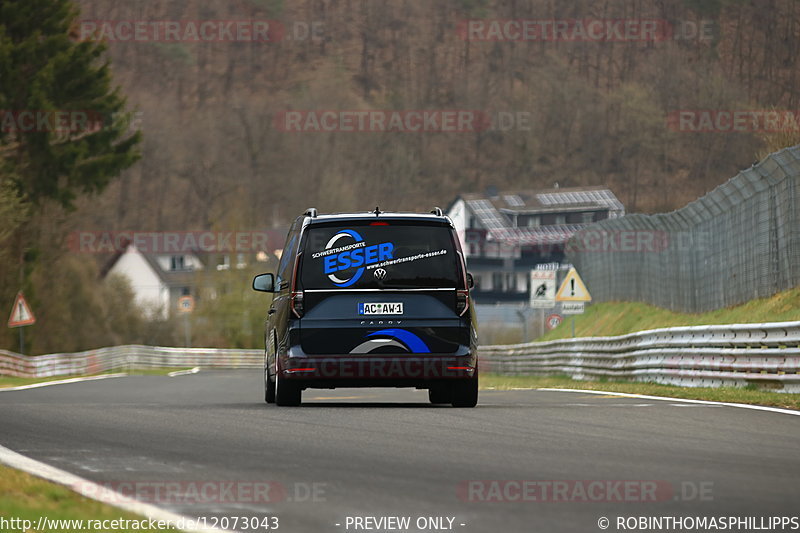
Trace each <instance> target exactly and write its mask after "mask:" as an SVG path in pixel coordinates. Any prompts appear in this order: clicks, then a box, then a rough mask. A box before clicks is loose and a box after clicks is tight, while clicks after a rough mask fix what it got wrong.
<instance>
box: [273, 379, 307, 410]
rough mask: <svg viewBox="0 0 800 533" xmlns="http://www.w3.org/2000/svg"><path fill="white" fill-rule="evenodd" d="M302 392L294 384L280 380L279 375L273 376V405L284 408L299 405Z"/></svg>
mask: <svg viewBox="0 0 800 533" xmlns="http://www.w3.org/2000/svg"><path fill="white" fill-rule="evenodd" d="M302 398H303V390H302V389H301V388H300V387H299V386H298V385H297V384H295V383H292V382H291V381H287V380H286V379H285V378H281V376H280V373H278V374H276V375H275V404H277V405H280V406H285V407H294V406H296V405H300V402H301V401H302Z"/></svg>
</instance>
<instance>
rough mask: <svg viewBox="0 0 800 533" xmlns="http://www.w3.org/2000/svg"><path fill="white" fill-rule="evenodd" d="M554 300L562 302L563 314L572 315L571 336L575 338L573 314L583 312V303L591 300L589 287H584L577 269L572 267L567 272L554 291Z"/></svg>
mask: <svg viewBox="0 0 800 533" xmlns="http://www.w3.org/2000/svg"><path fill="white" fill-rule="evenodd" d="M556 300H557V301H559V302H562V307H561V312H562V313H563V314H565V315H567V314H571V315H572V338H575V315H579V314H582V313H583V311H584V304H585V302H591V301H592V295H591V294H589V289H587V288H586V285H585V284H584V283H583V280H582V279H581V277H580V276H579V275H578V271H577V270H575V269H574V268H571V269H569V272H567V276H566V277H565V278H564V281H563V282H562V283H561V287H559V289H558V292H557V293H556Z"/></svg>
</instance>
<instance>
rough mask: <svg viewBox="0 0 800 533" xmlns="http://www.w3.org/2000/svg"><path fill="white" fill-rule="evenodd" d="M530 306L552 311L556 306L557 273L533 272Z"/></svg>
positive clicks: (552, 271)
mask: <svg viewBox="0 0 800 533" xmlns="http://www.w3.org/2000/svg"><path fill="white" fill-rule="evenodd" d="M530 280H531V293H530V306H531V307H533V308H536V309H552V308H553V307H555V305H556V271H555V270H531V273H530Z"/></svg>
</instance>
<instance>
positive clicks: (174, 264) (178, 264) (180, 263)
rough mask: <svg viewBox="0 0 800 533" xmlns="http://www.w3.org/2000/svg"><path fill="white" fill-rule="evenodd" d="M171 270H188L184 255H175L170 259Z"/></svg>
mask: <svg viewBox="0 0 800 533" xmlns="http://www.w3.org/2000/svg"><path fill="white" fill-rule="evenodd" d="M169 269H170V270H186V262H185V258H184V257H183V256H182V255H173V256H172V257H170V258H169Z"/></svg>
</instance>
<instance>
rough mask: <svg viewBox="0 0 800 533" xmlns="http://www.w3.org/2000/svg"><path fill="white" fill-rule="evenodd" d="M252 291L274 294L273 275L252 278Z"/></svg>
mask: <svg viewBox="0 0 800 533" xmlns="http://www.w3.org/2000/svg"><path fill="white" fill-rule="evenodd" d="M253 290H254V291H260V292H275V275H274V274H259V275H258V276H256V277H255V278H253Z"/></svg>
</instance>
